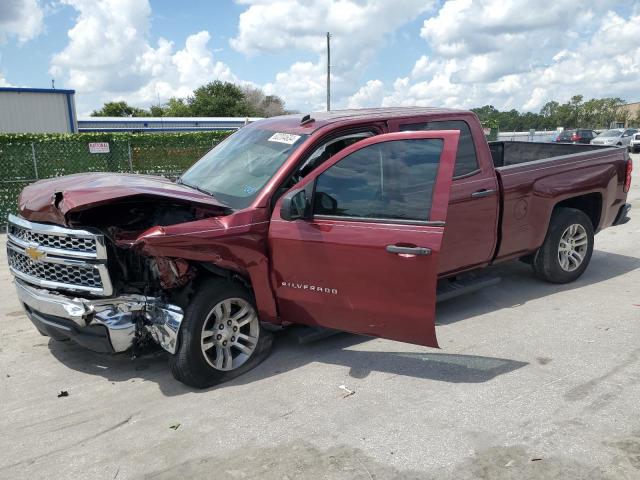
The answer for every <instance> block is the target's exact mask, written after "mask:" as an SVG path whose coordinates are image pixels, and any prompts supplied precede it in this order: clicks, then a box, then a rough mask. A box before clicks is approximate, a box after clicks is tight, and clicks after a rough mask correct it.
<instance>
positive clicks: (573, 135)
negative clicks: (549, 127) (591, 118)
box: [555, 128, 597, 143]
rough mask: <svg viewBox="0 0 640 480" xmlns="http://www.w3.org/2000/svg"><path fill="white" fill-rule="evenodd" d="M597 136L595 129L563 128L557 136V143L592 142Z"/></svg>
mask: <svg viewBox="0 0 640 480" xmlns="http://www.w3.org/2000/svg"><path fill="white" fill-rule="evenodd" d="M596 136H597V134H596V132H594V131H593V130H589V129H585V128H578V129H576V130H563V131H562V132H560V133H559V134H558V136H557V137H556V140H555V141H556V143H590V142H591V140H593V139H594V138H595V137H596Z"/></svg>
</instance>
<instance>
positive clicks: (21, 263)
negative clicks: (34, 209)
mask: <svg viewBox="0 0 640 480" xmlns="http://www.w3.org/2000/svg"><path fill="white" fill-rule="evenodd" d="M7 239H8V241H7V259H8V262H9V268H10V269H11V273H13V274H14V275H15V276H16V277H18V278H20V279H21V280H24V281H25V282H28V283H31V284H34V285H38V286H40V287H43V288H46V289H50V290H64V291H71V292H86V293H90V294H92V295H102V296H108V295H111V294H112V287H111V279H110V277H109V272H108V270H107V251H106V248H105V245H104V237H103V236H102V235H100V234H99V233H93V232H90V231H88V230H80V229H71V228H64V227H58V226H55V225H46V224H42V223H33V222H29V221H27V220H24V219H22V218H19V217H16V216H13V215H10V216H9V228H8V236H7Z"/></svg>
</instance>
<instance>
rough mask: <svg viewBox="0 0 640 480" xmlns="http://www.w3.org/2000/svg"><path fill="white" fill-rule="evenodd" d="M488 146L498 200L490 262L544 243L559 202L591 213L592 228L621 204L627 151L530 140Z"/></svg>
mask: <svg viewBox="0 0 640 480" xmlns="http://www.w3.org/2000/svg"><path fill="white" fill-rule="evenodd" d="M489 149H490V150H491V154H492V157H493V161H494V164H495V165H496V168H495V170H496V175H497V178H498V183H499V186H500V190H501V196H500V198H501V201H502V205H501V212H502V219H501V222H500V226H499V233H498V234H499V239H498V244H499V245H498V249H497V253H496V256H495V260H494V261H501V260H509V259H512V258H517V257H520V256H523V255H527V254H529V253H531V252H533V251H535V250H536V249H537V248H538V247H539V246H540V245H542V242H543V241H544V238H545V235H546V227H547V225H548V224H549V218H550V216H551V212H552V210H553V208H554V207H555V206H557V205H559V204H562V205H564V206H567V207H574V208H581V209H586V210H587V211H589V212H590V214H589V216H590V218H591V219H592V221H593V224H594V230H596V231H598V230H600V229H602V228H605V227H607V226H609V225H611V224H612V223H613V221H614V219H615V218H616V215H617V214H618V212H619V210H620V207H621V206H622V205H623V204H624V195H623V193H622V182H623V181H624V178H625V168H626V160H627V157H628V154H627V152H626V150H625V149H622V148H616V147H604V148H603V147H600V146H592V145H580V144H578V145H573V144H554V143H533V142H491V143H490V144H489ZM572 202H573V203H572ZM577 202H580V206H578V204H577Z"/></svg>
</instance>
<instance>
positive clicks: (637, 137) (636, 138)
mask: <svg viewBox="0 0 640 480" xmlns="http://www.w3.org/2000/svg"><path fill="white" fill-rule="evenodd" d="M629 151H630V152H631V153H640V132H636V133H634V134H633V135H631V140H629Z"/></svg>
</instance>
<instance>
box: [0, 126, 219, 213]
mask: <svg viewBox="0 0 640 480" xmlns="http://www.w3.org/2000/svg"><path fill="white" fill-rule="evenodd" d="M228 134H229V132H227V131H225V132H221V131H215V132H193V133H155V134H149V133H141V134H135V133H78V134H6V135H2V134H0V219H2V220H1V221H0V224H4V223H5V220H6V218H7V216H8V215H9V214H10V213H15V211H16V209H17V202H18V196H19V195H20V192H21V191H22V189H23V188H24V187H26V186H27V185H29V184H30V183H32V182H35V181H37V180H41V179H44V178H51V177H59V176H62V175H69V174H72V173H83V172H122V173H140V174H150V175H161V176H164V177H167V178H177V177H178V176H180V174H182V172H184V171H185V170H186V169H187V168H189V167H190V166H191V165H192V164H193V163H194V162H195V161H196V160H198V159H199V158H200V157H201V156H202V155H204V154H205V153H206V152H207V151H208V150H210V149H211V148H212V147H213V146H215V145H217V144H218V143H219V142H220V141H222V140H223V139H224V138H225V137H226V136H227V135H228ZM97 143H100V144H101V145H96V144H97ZM104 144H106V145H107V146H105V145H104ZM92 151H100V152H101V153H92Z"/></svg>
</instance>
